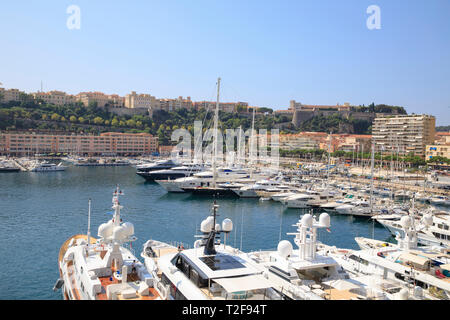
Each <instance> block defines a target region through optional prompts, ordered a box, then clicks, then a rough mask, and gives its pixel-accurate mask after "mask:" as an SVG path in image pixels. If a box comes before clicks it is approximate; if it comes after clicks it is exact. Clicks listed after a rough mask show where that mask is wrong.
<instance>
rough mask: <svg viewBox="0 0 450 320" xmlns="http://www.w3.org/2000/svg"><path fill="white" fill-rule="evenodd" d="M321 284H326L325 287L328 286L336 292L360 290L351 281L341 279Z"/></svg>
mask: <svg viewBox="0 0 450 320" xmlns="http://www.w3.org/2000/svg"><path fill="white" fill-rule="evenodd" d="M323 284H326V285H327V286H330V287H332V288H335V289H337V290H351V289H359V288H361V286H359V285H357V284H355V283H353V282H351V281H347V280H343V279H338V280H331V281H325V282H323Z"/></svg>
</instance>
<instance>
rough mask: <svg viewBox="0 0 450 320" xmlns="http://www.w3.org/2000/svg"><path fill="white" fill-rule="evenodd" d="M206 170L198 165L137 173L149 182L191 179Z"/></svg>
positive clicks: (185, 165)
mask: <svg viewBox="0 0 450 320" xmlns="http://www.w3.org/2000/svg"><path fill="white" fill-rule="evenodd" d="M203 170H204V167H203V166H201V165H197V164H184V165H182V166H178V167H173V168H170V169H162V170H151V171H137V172H136V174H138V175H140V176H141V177H143V178H145V180H147V181H154V180H174V179H178V178H183V177H190V176H192V175H193V174H195V173H197V172H201V171H203Z"/></svg>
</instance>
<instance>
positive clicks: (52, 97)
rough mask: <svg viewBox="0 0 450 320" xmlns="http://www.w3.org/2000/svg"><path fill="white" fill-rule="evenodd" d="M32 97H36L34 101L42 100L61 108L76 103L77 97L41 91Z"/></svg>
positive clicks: (57, 92) (59, 92)
mask: <svg viewBox="0 0 450 320" xmlns="http://www.w3.org/2000/svg"><path fill="white" fill-rule="evenodd" d="M32 96H33V97H34V99H40V100H43V101H44V102H46V103H51V104H55V105H59V106H62V105H65V104H70V103H74V102H76V98H75V96H73V95H69V94H66V93H65V92H62V91H49V92H41V91H39V92H35V93H32Z"/></svg>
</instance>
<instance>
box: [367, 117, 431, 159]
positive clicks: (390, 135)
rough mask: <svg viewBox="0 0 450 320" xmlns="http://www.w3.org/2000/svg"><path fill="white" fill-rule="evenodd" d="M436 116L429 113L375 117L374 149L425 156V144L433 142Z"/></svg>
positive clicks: (373, 126)
mask: <svg viewBox="0 0 450 320" xmlns="http://www.w3.org/2000/svg"><path fill="white" fill-rule="evenodd" d="M435 126H436V118H435V117H434V116H430V115H396V116H383V117H377V118H375V120H374V122H373V125H372V137H373V140H374V142H375V151H376V152H384V153H391V152H395V153H398V154H399V155H407V154H410V153H412V154H414V155H417V156H421V157H424V156H425V146H426V145H431V144H433V143H434V138H435V133H436V130H435Z"/></svg>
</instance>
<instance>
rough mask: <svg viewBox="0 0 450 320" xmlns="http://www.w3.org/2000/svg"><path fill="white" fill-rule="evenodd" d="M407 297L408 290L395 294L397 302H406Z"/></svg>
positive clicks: (404, 289)
mask: <svg viewBox="0 0 450 320" xmlns="http://www.w3.org/2000/svg"><path fill="white" fill-rule="evenodd" d="M408 296H409V293H408V289H406V288H403V289H402V290H400V291H399V292H398V293H397V300H408Z"/></svg>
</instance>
